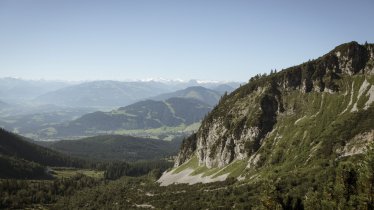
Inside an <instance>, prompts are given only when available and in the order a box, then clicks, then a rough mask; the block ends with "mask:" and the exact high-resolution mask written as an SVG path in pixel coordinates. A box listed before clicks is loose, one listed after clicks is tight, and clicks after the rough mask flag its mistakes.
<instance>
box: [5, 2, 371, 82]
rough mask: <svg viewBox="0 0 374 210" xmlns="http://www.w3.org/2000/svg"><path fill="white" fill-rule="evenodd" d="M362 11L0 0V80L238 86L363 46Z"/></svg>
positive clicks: (367, 18)
mask: <svg viewBox="0 0 374 210" xmlns="http://www.w3.org/2000/svg"><path fill="white" fill-rule="evenodd" d="M372 8H374V2H373V1H368V0H362V1H359V3H358V2H357V1H355V2H351V1H328V2H326V1H313V2H299V1H291V0H289V1H282V2H278V1H266V2H251V1H211V0H208V1H196V0H194V1H167V0H163V1H116V0H111V1H100V0H95V1H87V0H79V1H72V0H66V1H45V0H34V1H0V24H1V25H2V27H1V28H0V32H1V33H0V45H1V46H2V47H1V48H0V77H14V78H23V79H28V80H40V79H44V80H63V81H93V80H117V81H123V80H144V79H147V78H164V79H167V80H176V79H181V80H184V81H188V80H190V79H197V80H212V81H248V79H250V78H251V77H252V76H254V75H256V74H258V73H269V72H270V70H271V69H277V70H280V69H283V68H287V67H290V66H294V65H298V64H300V63H302V62H305V61H307V60H309V59H315V58H317V57H318V56H320V55H323V54H325V53H327V52H329V51H330V50H332V49H333V48H334V47H335V46H337V45H340V44H342V43H346V42H350V41H357V42H359V43H364V42H365V41H368V42H373V41H374V39H373V37H374V36H373V35H374V28H372V27H369V26H370V24H371V20H373V19H374V13H373V12H372V11H371V10H372ZM316 11H317V12H316ZM347 26H349V27H347ZM363 28H364V29H365V30H362V29H363Z"/></svg>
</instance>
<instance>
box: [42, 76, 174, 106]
mask: <svg viewBox="0 0 374 210" xmlns="http://www.w3.org/2000/svg"><path fill="white" fill-rule="evenodd" d="M168 91H170V89H169V87H168V86H166V85H165V84H162V83H158V82H152V81H151V82H119V81H94V82H86V83H82V84H78V85H73V86H69V87H66V88H62V89H59V90H56V91H53V92H49V93H46V94H44V95H42V96H39V97H37V98H36V99H35V102H38V103H45V104H56V105H65V106H74V107H116V106H117V107H118V106H125V105H128V104H131V103H134V102H136V101H138V100H140V99H142V98H148V97H151V96H155V95H158V94H161V93H165V92H168Z"/></svg>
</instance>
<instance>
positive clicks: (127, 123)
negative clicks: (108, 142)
mask: <svg viewBox="0 0 374 210" xmlns="http://www.w3.org/2000/svg"><path fill="white" fill-rule="evenodd" d="M212 108H213V107H212V106H210V105H208V104H205V103H203V102H201V101H199V100H196V99H193V98H177V97H175V98H169V99H167V100H165V101H154V100H146V101H140V102H137V103H134V104H132V105H129V106H126V107H121V108H119V109H116V110H113V111H110V112H101V111H99V112H94V113H90V114H85V115H83V116H82V117H80V118H78V119H76V120H73V121H71V122H69V123H65V124H58V125H55V126H48V127H45V128H43V129H42V130H40V131H39V132H38V135H39V137H41V138H54V137H59V138H62V137H72V136H93V135H97V134H108V133H118V132H120V131H122V130H146V129H156V128H161V127H177V126H180V125H190V124H193V123H196V122H199V121H200V120H201V119H202V118H203V117H204V116H205V115H206V114H207V113H208V112H209V111H210V110H211V109H212Z"/></svg>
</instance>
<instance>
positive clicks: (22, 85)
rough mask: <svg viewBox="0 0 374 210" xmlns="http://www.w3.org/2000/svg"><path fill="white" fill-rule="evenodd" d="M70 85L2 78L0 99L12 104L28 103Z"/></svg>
mask: <svg viewBox="0 0 374 210" xmlns="http://www.w3.org/2000/svg"><path fill="white" fill-rule="evenodd" d="M69 85H71V83H69V82H63V81H47V80H23V79H16V78H9V77H6V78H0V99H1V100H4V101H6V102H12V103H20V102H26V101H29V100H32V99H34V98H35V97H37V96H40V95H42V94H45V93H47V92H50V91H55V90H57V89H60V88H64V87H66V86H69Z"/></svg>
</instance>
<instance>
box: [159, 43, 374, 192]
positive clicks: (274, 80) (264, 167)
mask: <svg viewBox="0 0 374 210" xmlns="http://www.w3.org/2000/svg"><path fill="white" fill-rule="evenodd" d="M373 101H374V45H373V44H366V45H359V44H357V43H356V42H351V43H347V44H343V45H340V46H338V47H336V48H335V49H334V50H332V51H331V52H329V53H327V54H326V55H324V56H322V57H320V58H318V59H316V60H312V61H309V62H306V63H303V64H301V65H298V66H294V67H291V68H288V69H285V70H282V71H280V72H278V73H274V74H271V75H269V76H266V75H262V76H256V77H254V78H252V79H251V80H250V81H249V83H248V84H246V85H244V86H242V87H240V88H238V89H237V90H235V91H234V92H232V93H231V94H230V95H228V96H225V97H224V98H223V99H222V100H221V101H220V103H219V105H218V106H216V107H215V108H214V109H213V110H212V112H211V113H210V114H209V115H208V116H207V117H206V118H205V119H204V120H203V122H202V125H201V127H200V128H199V130H198V132H197V134H196V135H193V136H191V137H189V138H187V139H185V140H184V142H183V143H182V147H181V149H180V152H179V154H178V157H177V159H176V161H175V167H177V168H176V169H174V170H172V171H171V172H168V173H166V174H164V176H163V177H162V178H161V179H160V182H161V183H163V184H169V183H172V182H189V183H191V179H193V178H191V177H194V178H195V179H194V181H192V183H195V182H205V181H214V180H216V179H217V178H219V179H220V180H222V179H225V178H226V177H230V176H233V177H239V179H245V180H249V181H254V180H256V179H259V178H260V177H261V179H264V178H266V177H268V178H269V177H271V176H273V175H274V174H277V175H278V176H279V178H280V179H283V178H287V176H291V175H290V173H292V174H297V176H300V177H302V176H305V177H310V174H313V175H314V176H315V177H319V176H323V173H324V171H326V170H330V169H331V170H335V168H336V166H337V165H339V164H340V161H343V160H347V159H349V160H350V159H352V158H356V157H360V154H362V153H365V151H366V145H368V144H370V142H373V136H374V107H373ZM187 169H188V170H187ZM181 173H184V175H182V174H181ZM181 177H182V178H181ZM202 177H205V178H204V179H203V178H202ZM325 177H328V176H325ZM295 179H296V178H295ZM326 179H327V178H326ZM297 180H299V179H297ZM323 180H324V179H323ZM309 181H310V180H309ZM325 181H326V180H325ZM306 183H307V182H306ZM303 189H304V188H303ZM304 190H305V189H304Z"/></svg>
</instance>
